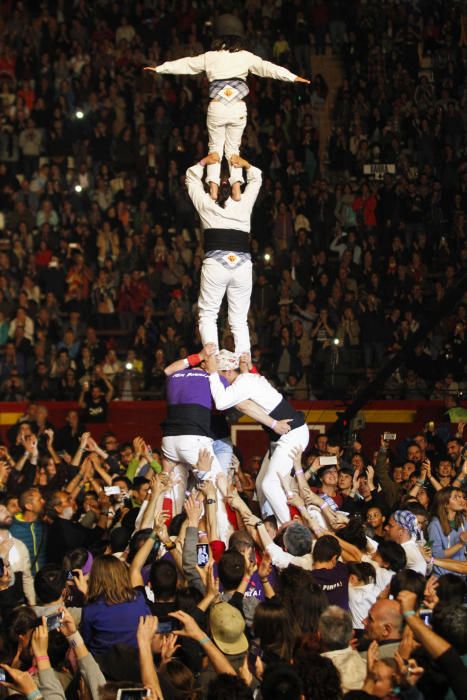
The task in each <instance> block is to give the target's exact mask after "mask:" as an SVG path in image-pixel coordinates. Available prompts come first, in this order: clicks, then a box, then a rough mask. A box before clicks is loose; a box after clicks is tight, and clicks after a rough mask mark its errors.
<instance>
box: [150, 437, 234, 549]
mask: <svg viewBox="0 0 467 700" xmlns="http://www.w3.org/2000/svg"><path fill="white" fill-rule="evenodd" d="M212 444H213V441H212V439H211V438H209V437H204V436H203V435H172V436H167V437H164V438H162V454H163V455H164V457H166V458H167V459H169V460H170V461H171V462H176V466H175V467H174V470H173V471H174V472H175V479H176V482H177V483H176V484H175V486H174V487H173V494H172V500H173V504H174V515H176V514H178V513H181V512H182V510H183V504H184V502H185V495H186V494H185V492H186V487H187V483H188V471H189V470H190V469H192V468H193V467H194V466H195V464H196V462H197V461H198V455H199V451H200V450H201V449H205V450H208V452H210V453H211V455H212V456H213V457H214V460H213V462H212V465H211V470H210V471H209V472H207V476H206V477H205V478H207V479H210V481H213V482H214V483H215V481H216V477H217V475H218V474H222V473H223V472H222V467H221V465H220V464H219V462H218V460H217V458H216V456H215V454H214V451H213V449H212ZM216 490H217V526H218V528H219V537H220V538H221V540H222V541H223V542H225V543H226V544H227V543H228V540H229V536H230V531H231V526H230V523H229V520H228V518H227V511H226V509H225V504H224V499H223V496H222V494H221V492H220V491H219V489H216Z"/></svg>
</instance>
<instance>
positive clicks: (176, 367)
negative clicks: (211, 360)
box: [164, 343, 216, 377]
mask: <svg viewBox="0 0 467 700" xmlns="http://www.w3.org/2000/svg"><path fill="white" fill-rule="evenodd" d="M215 351H216V346H215V345H214V343H207V344H206V345H205V346H204V348H203V349H202V350H200V352H199V353H195V354H194V355H188V357H185V358H183V359H180V360H175V362H172V364H170V365H167V367H166V368H165V369H164V372H165V375H166V377H170V376H171V375H172V374H175V372H181V371H182V370H183V369H188V367H191V368H193V369H194V368H195V367H196V366H197V365H199V364H200V363H201V362H202V361H203V360H205V359H206V357H207V356H208V355H212V354H213V353H214V352H215Z"/></svg>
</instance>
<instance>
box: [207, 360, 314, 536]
mask: <svg viewBox="0 0 467 700" xmlns="http://www.w3.org/2000/svg"><path fill="white" fill-rule="evenodd" d="M242 359H243V360H245V357H243V358H242ZM206 370H207V372H208V373H209V383H210V386H211V393H212V397H213V399H214V403H215V405H216V408H217V409H218V410H220V411H224V410H226V409H228V408H232V407H234V406H236V405H237V404H239V403H241V402H242V401H246V400H247V399H250V400H251V401H253V402H254V403H256V404H258V406H260V408H262V409H263V410H264V411H265V412H266V413H267V414H268V416H270V417H271V418H273V423H272V425H271V428H272V429H274V427H275V423H276V422H277V421H279V420H289V421H290V428H291V430H290V432H288V433H287V434H286V435H281V436H280V437H279V438H278V437H277V436H276V435H275V433H273V432H272V430H270V429H269V428H266V430H267V432H268V433H269V434H270V438H271V447H270V449H269V451H268V454H267V455H266V456H265V458H264V459H263V463H262V466H261V469H260V472H259V474H258V477H257V479H256V492H257V494H258V498H259V502H260V506H261V512H262V513H263V515H264V516H266V515H271V514H272V513H273V514H274V515H275V516H276V518H277V520H278V522H279V523H280V524H283V523H285V522H287V521H289V520H290V511H289V507H288V505H287V496H286V493H285V491H284V488H283V486H282V479H285V478H286V477H287V476H288V475H289V474H290V472H291V470H292V466H293V456H291V451H292V449H293V448H294V447H298V448H300V449H301V450H304V449H305V448H306V446H307V445H308V440H309V432H308V426H307V424H306V423H305V419H304V416H303V413H302V412H301V411H296V410H295V409H294V408H293V406H291V404H289V402H288V401H286V399H284V397H283V396H282V395H281V394H280V393H279V392H278V391H277V390H276V389H274V387H273V386H272V385H271V384H270V383H269V382H268V381H267V379H266V378H265V377H262V376H261V375H259V374H253V373H251V372H248V371H245V372H242V373H240V371H239V362H238V360H237V358H236V356H235V355H234V354H233V353H231V352H228V351H227V350H222V351H221V352H220V353H219V355H217V357H216V356H214V355H211V356H209V357H208V358H207V360H206ZM219 374H221V376H222V377H223V378H225V379H227V381H228V383H229V385H230V386H227V387H225V386H224V385H223V383H222V382H221V378H220V376H219ZM269 455H270V456H269Z"/></svg>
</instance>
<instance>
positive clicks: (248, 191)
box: [230, 155, 263, 211]
mask: <svg viewBox="0 0 467 700" xmlns="http://www.w3.org/2000/svg"><path fill="white" fill-rule="evenodd" d="M230 164H231V165H232V166H233V167H234V168H245V170H246V183H247V184H246V187H245V189H244V191H243V194H242V207H245V208H246V209H248V210H249V211H251V210H252V209H253V207H254V204H255V202H256V199H257V197H258V194H259V191H260V189H261V183H262V180H263V176H262V173H261V170H260V169H259V168H255V166H254V165H251V163H249V162H248V161H247V160H245V159H244V158H242V157H241V156H239V155H233V156H231V157H230Z"/></svg>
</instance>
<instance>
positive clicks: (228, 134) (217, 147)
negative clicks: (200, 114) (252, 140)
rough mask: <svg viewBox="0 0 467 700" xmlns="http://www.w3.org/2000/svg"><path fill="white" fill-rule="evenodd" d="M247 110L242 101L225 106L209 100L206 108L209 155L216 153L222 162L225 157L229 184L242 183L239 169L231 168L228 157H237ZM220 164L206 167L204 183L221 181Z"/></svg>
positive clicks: (218, 182)
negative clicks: (227, 164)
mask: <svg viewBox="0 0 467 700" xmlns="http://www.w3.org/2000/svg"><path fill="white" fill-rule="evenodd" d="M246 120H247V109H246V104H245V102H244V100H239V101H238V102H234V103H233V104H229V105H225V104H223V103H222V102H217V101H215V100H211V102H210V103H209V107H208V112H207V117H206V126H207V128H208V134H209V153H213V152H215V153H218V154H219V156H220V159H221V160H222V154H224V155H225V157H226V158H227V161H228V163H229V170H230V183H231V184H234V183H235V182H243V175H242V169H241V168H232V167H231V165H230V156H233V155H239V153H240V145H241V143H242V136H243V131H244V129H245V126H246ZM220 176H221V163H220V162H219V163H213V164H212V165H208V166H207V172H206V181H207V182H215V183H216V184H217V185H219V184H220V181H221V177H220Z"/></svg>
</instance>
